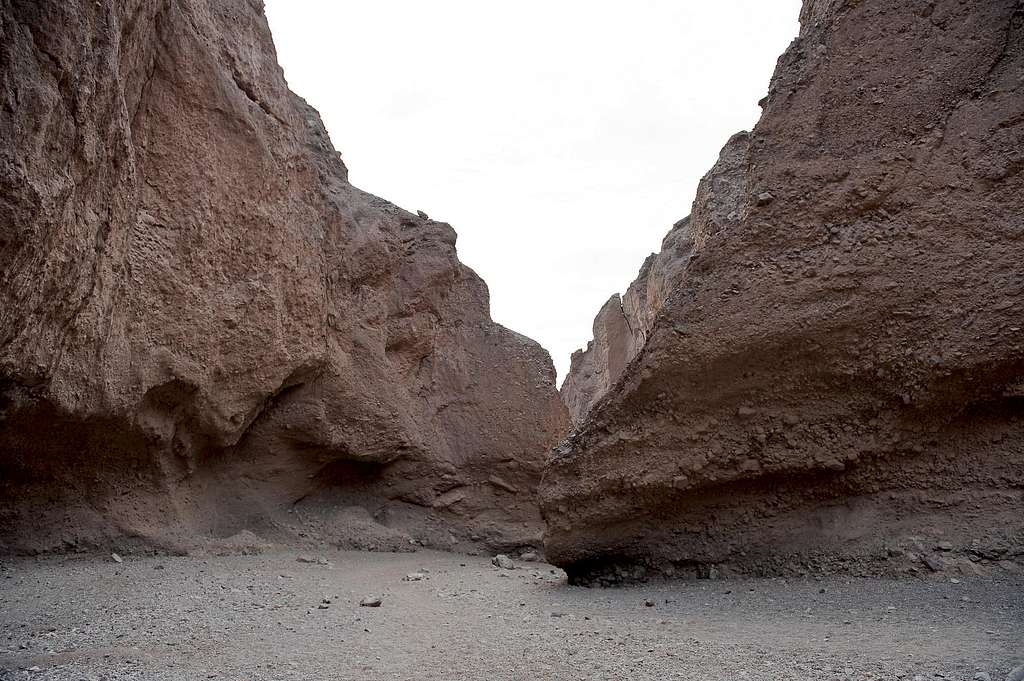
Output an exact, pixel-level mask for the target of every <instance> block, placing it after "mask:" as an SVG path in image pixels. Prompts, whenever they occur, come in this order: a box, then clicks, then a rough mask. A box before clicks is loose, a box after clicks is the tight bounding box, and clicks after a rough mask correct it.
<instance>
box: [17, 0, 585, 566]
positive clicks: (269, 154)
mask: <svg viewBox="0 0 1024 681" xmlns="http://www.w3.org/2000/svg"><path fill="white" fill-rule="evenodd" d="M350 67H351V68H358V66H357V65H351V66H350ZM339 78H340V80H339V82H338V86H339V87H341V86H343V85H344V74H343V72H341V73H340V74H339ZM488 306H489V303H488V292H487V288H486V286H485V284H484V283H483V281H481V280H480V278H479V277H477V276H476V274H474V273H473V272H472V271H471V270H470V269H468V268H467V267H465V266H464V265H462V264H461V263H460V262H459V261H458V259H457V257H456V253H455V233H454V231H453V230H452V229H451V228H450V227H449V226H448V225H446V224H443V223H439V222H435V221H432V220H429V219H425V218H423V217H418V216H416V215H413V214H410V213H408V212H406V211H404V210H401V209H399V208H397V207H395V206H393V205H391V204H389V203H387V202H386V201H383V200H381V199H378V198H376V197H374V196H370V195H368V194H366V193H364V192H361V191H359V190H358V189H356V188H354V187H352V185H350V184H349V182H348V178H347V171H346V168H345V166H344V164H343V163H342V161H341V159H340V157H339V155H338V154H337V152H336V151H335V150H334V149H333V147H332V146H331V143H330V140H329V139H328V137H327V134H326V133H325V131H324V128H323V125H322V123H321V121H320V119H319V116H318V114H317V113H316V112H315V111H314V110H313V109H312V108H311V107H310V106H308V105H307V104H306V103H305V102H304V101H303V100H301V99H300V98H298V97H297V96H295V95H294V94H292V93H291V92H290V91H289V90H288V87H287V85H286V83H285V80H284V78H283V75H282V72H281V69H280V67H279V66H278V64H277V60H276V55H275V52H274V48H273V44H272V41H271V36H270V32H269V29H268V27H267V23H266V20H265V18H264V16H263V11H262V3H260V2H258V1H257V0H217V1H213V0H174V1H168V0H102V1H99V2H97V1H94V0H59V1H57V0H46V1H43V2H37V1H36V0H0V548H2V549H5V550H9V551H26V550H45V549H54V548H71V547H83V546H89V545H98V544H104V543H110V542H112V541H119V542H121V543H122V544H123V543H125V541H126V538H136V539H137V540H138V542H139V543H140V544H148V545H153V544H155V545H160V546H165V547H171V548H174V547H181V548H188V547H190V546H192V545H194V544H196V543H197V542H199V540H200V539H202V538H204V537H206V538H215V539H217V538H227V537H231V536H234V535H236V534H238V533H239V532H242V531H255V532H257V534H259V535H260V536H262V537H263V538H265V539H266V538H269V539H272V540H273V539H283V540H287V539H289V538H294V536H295V535H296V534H297V533H300V532H301V533H303V534H305V533H306V531H305V530H304V529H302V528H304V527H318V528H325V529H324V534H323V535H322V537H321V538H322V539H324V540H326V541H332V540H333V539H335V538H336V536H342V537H343V540H341V541H342V543H343V544H344V545H345V546H346V547H351V545H353V544H356V545H358V544H359V541H358V537H355V538H353V536H352V531H351V529H352V527H353V524H352V523H351V522H347V520H346V519H347V518H357V519H360V520H359V523H362V524H364V525H368V524H372V523H374V522H376V523H379V524H381V525H386V526H388V528H390V529H391V530H394V532H399V533H401V532H408V533H409V534H408V536H410V537H414V538H417V539H419V540H421V541H426V542H428V543H433V544H435V545H441V546H449V545H456V544H459V543H461V542H473V541H479V542H484V543H489V544H492V545H497V546H518V545H531V544H536V543H538V542H539V535H540V530H541V527H542V525H541V521H540V516H539V513H538V510H537V507H536V502H535V498H534V492H535V488H536V484H537V481H538V479H539V475H540V470H541V467H542V465H543V461H544V459H545V457H546V454H547V451H548V450H549V448H550V446H551V445H552V444H554V443H555V442H556V441H557V440H558V439H559V438H560V437H561V436H562V435H563V434H564V429H565V427H566V422H567V416H566V414H565V410H564V408H563V407H562V405H561V402H560V401H559V400H558V397H557V393H556V392H555V390H554V370H553V367H552V365H551V361H550V358H549V357H548V355H547V353H546V352H545V351H544V350H543V349H542V348H540V347H539V346H538V345H537V344H536V343H534V342H533V341H531V340H529V339H527V338H524V337H523V336H520V335H518V334H516V333H513V332H512V331H509V330H508V329H505V328H503V327H501V326H499V325H497V324H495V323H493V322H492V321H491V320H490V317H489V313H488ZM352 508H356V509H360V510H359V511H358V512H355V513H354V514H353V513H349V512H348V511H344V509H352ZM367 511H369V512H372V518H371V517H368V516H367V513H366V512H367ZM339 514H340V515H339ZM339 523H340V524H341V525H342V526H343V527H341V528H340V529H339V528H338V527H337V526H338V525H339ZM359 523H356V525H358V524H359ZM332 527H335V531H331V530H330V528H332ZM389 531H390V530H388V529H386V528H382V529H380V530H379V531H378V530H374V531H373V532H369V531H368V532H369V534H370V535H373V536H383V537H387V538H388V539H387V542H385V543H387V544H388V545H389V546H390V545H391V544H393V543H394V542H393V536H394V532H392V533H391V534H389ZM399 536H402V535H399ZM375 542H376V540H374V539H371V540H370V544H371V546H370V548H374V546H375V545H376V544H375Z"/></svg>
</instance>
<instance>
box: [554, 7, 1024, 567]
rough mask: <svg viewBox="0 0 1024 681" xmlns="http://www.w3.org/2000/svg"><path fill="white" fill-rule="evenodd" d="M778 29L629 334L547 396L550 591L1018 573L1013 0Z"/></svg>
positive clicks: (852, 11)
mask: <svg viewBox="0 0 1024 681" xmlns="http://www.w3.org/2000/svg"><path fill="white" fill-rule="evenodd" d="M800 18H801V32H800V36H799V38H798V39H797V40H795V41H794V42H793V44H792V45H791V46H790V48H789V49H788V50H787V51H786V53H785V54H784V55H783V56H782V57H781V58H780V60H779V63H778V67H777V70H776V73H775V76H774V78H773V80H772V83H771V87H770V91H769V95H768V97H767V98H766V100H765V101H764V102H762V104H763V107H764V112H763V115H762V118H761V120H760V122H759V123H758V125H757V127H756V128H755V129H754V131H753V132H751V133H749V134H746V133H744V134H741V135H737V136H736V137H734V138H733V139H732V140H731V141H730V142H729V144H728V145H727V146H726V148H725V150H724V151H723V153H722V156H721V159H720V160H719V163H718V165H716V167H715V168H714V169H713V170H712V171H711V173H709V175H708V176H707V177H705V178H704V180H703V181H702V183H701V185H700V189H699V190H698V196H697V198H696V201H695V202H694V205H693V211H692V214H691V216H690V218H689V221H688V222H683V223H680V225H679V226H677V228H676V230H675V231H677V232H678V234H677V235H676V236H673V235H670V237H669V240H671V241H672V242H673V243H676V244H680V245H682V246H681V249H680V250H679V251H676V250H674V249H670V253H669V255H668V256H665V255H664V253H665V251H663V254H662V255H659V256H656V257H655V258H654V259H653V260H651V261H649V262H648V264H646V265H645V267H644V270H643V271H642V272H641V276H640V278H639V279H638V280H637V282H635V283H634V285H633V287H631V289H630V290H631V291H636V294H635V295H633V296H630V295H629V294H627V296H626V297H625V299H624V301H623V305H622V312H621V314H622V315H624V316H625V319H626V320H627V325H628V327H629V328H630V329H633V330H634V331H633V333H632V334H631V335H629V336H628V337H627V336H623V335H621V334H620V335H608V336H607V337H604V338H597V339H596V340H595V342H594V344H593V346H592V347H591V348H590V350H589V351H588V353H587V354H586V355H583V356H578V357H577V358H576V361H575V362H574V373H573V375H570V377H569V379H568V380H567V382H566V386H565V387H563V396H565V397H567V402H568V403H569V404H570V407H571V408H572V410H573V412H574V415H575V416H576V417H577V418H578V419H581V420H580V422H579V423H578V424H577V427H576V429H575V430H574V432H573V433H572V435H571V436H570V438H569V439H568V440H567V442H566V443H565V444H564V445H563V446H562V447H561V448H560V451H559V455H558V456H557V458H556V459H555V460H554V461H553V462H552V463H551V464H550V466H549V467H548V470H547V471H546V473H545V477H544V480H543V482H542V485H541V500H542V509H543V511H544V514H545V518H546V520H547V523H548V533H547V538H546V548H547V552H548V558H549V559H550V560H552V561H553V562H555V563H556V564H558V565H561V566H564V567H565V568H566V569H567V570H568V571H569V572H570V574H571V575H572V576H573V577H574V578H576V579H581V580H585V579H587V578H593V577H596V578H599V579H617V578H621V577H623V576H626V577H629V576H639V575H642V574H645V573H647V572H650V571H654V572H661V573H665V574H679V573H681V572H690V573H693V572H696V573H699V574H705V575H709V574H711V575H713V574H716V573H719V572H721V571H723V570H728V569H734V570H740V571H743V570H746V571H762V572H787V571H796V572H806V571H813V570H818V569H851V570H865V571H867V570H880V571H891V570H897V571H902V570H924V571H929V570H936V569H944V568H951V567H960V568H961V569H964V570H980V571H984V570H986V569H989V568H990V567H991V566H992V565H995V564H996V563H997V562H998V561H1004V563H1005V564H1006V565H1005V567H1007V569H1010V567H1012V566H1013V565H1015V564H1016V563H1014V561H1016V560H1018V559H1020V557H1021V556H1022V555H1024V512H1022V511H1024V270H1022V269H1021V265H1020V263H1021V262H1022V261H1024V173H1022V170H1024V113H1022V112H1024V77H1022V74H1024V3H1021V2H1019V1H1018V0H986V1H985V2H977V3H963V2H959V1H958V0H936V1H934V2H931V1H924V0H920V1H917V0H900V1H899V2H882V1H881V0H865V1H856V2H855V1H848V0H805V3H804V7H803V10H802V13H801V17H800ZM666 262H667V263H672V264H674V265H675V266H674V267H672V268H668V267H666V266H665V265H664V264H663V263H666ZM659 264H661V270H662V271H668V273H667V274H663V275H660V276H658V277H654V276H653V272H654V270H655V266H656V265H659ZM652 281H653V282H654V283H653V285H652ZM652 291H653V293H652ZM644 293H646V295H643V294H644ZM637 320H643V321H637ZM588 355H589V357H588ZM622 356H627V357H632V360H631V361H629V360H627V362H626V365H625V367H624V368H621V369H616V371H615V372H612V371H610V370H609V369H608V367H610V366H611V365H610V364H609V363H607V362H605V360H603V359H602V358H605V357H614V358H616V361H619V359H618V358H621V357H622ZM595 365H597V368H596V369H595V368H594V366H595ZM587 372H589V374H590V375H591V376H602V377H605V378H602V381H603V382H601V381H596V382H595V381H590V383H589V384H588V380H590V379H588V378H587V376H586V375H585V374H586V373H587ZM613 373H615V374H617V380H616V379H615V378H614V377H612V378H610V379H609V378H607V377H611V376H612V374H613ZM581 385H584V386H586V387H587V391H588V392H586V397H585V399H581V397H580V396H581V395H583V394H584V391H582V390H580V387H579V386H581ZM595 386H596V387H595ZM567 388H568V389H567ZM602 393H605V394H604V395H603V397H601V394H602ZM599 397H600V400H599V401H598V398H599ZM595 402H596V404H595V406H594V407H593V408H592V410H591V411H590V413H589V414H585V411H586V408H585V406H581V405H586V404H593V403H595Z"/></svg>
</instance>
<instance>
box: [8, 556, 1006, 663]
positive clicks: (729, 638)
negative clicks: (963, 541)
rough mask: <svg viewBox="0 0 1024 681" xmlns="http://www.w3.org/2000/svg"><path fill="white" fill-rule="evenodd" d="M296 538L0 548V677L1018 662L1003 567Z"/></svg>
mask: <svg viewBox="0 0 1024 681" xmlns="http://www.w3.org/2000/svg"><path fill="white" fill-rule="evenodd" d="M297 555H298V554H296V553H294V552H292V553H275V554H267V555H258V556H230V557H224V558H169V557H158V558H132V557H126V558H125V559H124V562H123V563H117V562H115V561H113V560H112V559H110V558H108V557H102V558H97V557H89V558H81V557H73V558H50V559H40V560H36V559H24V560H22V559H19V560H14V561H8V562H5V563H4V564H3V565H2V566H0V679H4V680H6V679H33V680H37V679H38V680H43V679H75V680H78V679H147V680H148V679H225V680H227V679H238V680H242V679H244V680H246V681H252V680H255V679H332V680H336V679H353V680H355V679H360V680H362V679H488V680H498V679H517V680H520V679H523V678H527V677H528V678H540V679H673V678H676V679H701V680H702V681H707V680H710V679H729V680H735V679H750V680H755V679H764V680H769V679H770V680H772V681H775V680H778V679H847V678H850V679H896V678H905V679H907V681H913V679H914V677H915V676H917V675H920V676H921V677H922V678H923V679H929V680H930V679H947V680H948V679H966V680H971V679H974V677H975V674H977V673H979V672H984V673H987V674H989V675H990V677H991V679H993V681H1002V679H1004V678H1005V677H1006V675H1007V674H1008V673H1009V672H1010V670H1011V669H1012V668H1013V667H1014V666H1015V665H1019V664H1021V663H1024V578H1022V577H1020V576H1006V577H1001V578H999V579H993V578H973V579H972V578H967V577H964V578H960V580H959V581H958V583H954V582H953V581H951V580H950V579H948V578H945V579H942V580H939V579H936V580H934V581H925V580H902V581H891V580H879V579H842V578H826V579H823V580H822V581H815V580H813V579H806V580H782V579H767V580H763V579H759V580H740V581H706V580H704V581H697V582H675V583H659V584H652V585H646V586H634V587H624V588H618V589H586V588H581V587H570V586H567V585H566V584H565V576H564V574H563V573H561V572H560V571H558V570H555V569H554V568H551V567H550V566H548V565H543V564H539V563H517V568H516V569H515V570H502V569H498V568H496V567H493V566H491V564H490V562H489V560H488V559H487V558H473V557H467V556H459V555H452V554H444V553H435V552H431V551H420V552H418V553H415V554H373V553H349V552H328V553H322V554H317V556H316V557H323V558H326V559H328V560H329V564H327V565H321V564H316V563H302V562H298V561H297V560H296V558H297ZM421 570H426V571H429V572H427V573H426V574H425V576H424V578H423V579H421V580H419V581H403V578H404V577H405V576H406V575H408V574H409V573H413V572H416V571H421ZM368 594H375V595H379V596H381V597H382V600H383V604H382V605H381V606H380V607H377V608H371V607H360V605H359V601H360V600H361V599H362V598H364V597H365V596H366V595H368ZM325 601H330V602H329V603H327V602H325ZM321 606H324V607H321ZM981 678H984V677H981Z"/></svg>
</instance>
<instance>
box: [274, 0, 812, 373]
mask: <svg viewBox="0 0 1024 681" xmlns="http://www.w3.org/2000/svg"><path fill="white" fill-rule="evenodd" d="M266 6H267V14H268V16H269V19H270V26H271V28H272V29H273V32H274V39H275V42H276V44H277V50H278V55H279V57H280V60H281V64H282V65H283V67H284V71H285V76H286V77H287V79H288V82H289V84H290V85H291V87H292V89H293V90H295V91H296V92H297V93H299V94H300V95H302V96H303V97H305V98H306V99H307V100H308V101H309V102H310V104H312V105H313V106H314V107H316V108H317V109H319V111H320V113H321V114H322V116H323V119H324V122H325V124H326V125H327V129H328V131H329V132H330V134H331V138H332V140H333V141H334V145H335V147H337V149H338V150H339V151H340V152H341V154H342V157H343V158H344V159H345V162H346V164H347V165H348V167H349V172H350V177H351V180H352V182H353V184H355V185H356V186H358V187H360V188H362V189H365V190H367V191H369V192H372V193H374V194H377V195H378V196H382V197H384V198H386V199H388V200H390V201H392V202H394V203H396V204H398V205H400V206H402V207H403V208H406V209H408V210H411V211H416V210H423V211H425V212H427V213H428V214H429V215H430V216H431V217H432V218H434V219H436V220H443V221H445V222H449V223H451V224H452V226H453V227H454V228H455V230H456V231H457V232H458V234H459V240H458V249H459V255H460V257H461V259H462V261H463V262H465V263H466V264H468V265H469V266H470V267H472V268H473V269H474V270H476V271H477V272H478V273H479V274H480V275H481V276H482V277H483V278H484V279H485V280H486V281H487V283H488V285H489V287H490V291H491V315H492V316H493V317H494V319H495V320H496V321H498V322H500V323H501V324H504V325H505V326H508V327H510V328H512V329H514V330H516V331H519V332H520V333H524V334H526V335H528V336H530V337H532V338H534V339H536V340H537V341H539V342H540V343H541V345H543V346H544V347H545V348H547V349H548V351H550V352H551V354H552V357H553V359H554V361H555V366H556V367H557V368H558V373H559V377H560V379H559V380H561V378H562V377H564V376H565V372H566V370H567V368H568V365H569V355H570V354H571V353H572V351H573V350H575V349H576V348H578V347H583V346H585V345H586V343H587V341H588V340H590V338H591V336H592V333H591V324H592V322H593V317H594V315H595V314H596V313H597V311H598V309H599V308H600V307H601V305H602V304H603V303H604V301H605V300H607V299H608V297H609V296H610V295H612V294H613V293H616V292H619V293H621V292H623V291H624V290H625V289H626V287H627V286H628V285H629V283H630V282H631V281H632V280H633V278H634V277H635V276H636V274H637V271H638V269H639V268H640V265H641V264H642V263H643V260H644V258H645V257H647V255H648V254H650V253H651V252H652V251H656V250H658V249H659V246H660V243H661V239H662V237H663V236H664V235H665V233H666V232H667V231H668V229H669V227H671V225H672V223H674V222H675V221H676V220H678V219H680V218H682V217H684V216H685V215H687V214H688V213H689V211H690V204H691V203H692V201H693V197H694V193H695V191H696V187H697V181H698V180H699V179H700V177H701V176H702V175H703V174H704V173H705V172H707V170H708V169H709V168H710V167H711V166H712V165H713V164H714V162H715V160H716V159H717V157H718V151H719V149H720V148H721V147H722V145H723V144H725V141H726V140H727V139H728V138H729V136H730V135H732V134H733V133H734V132H737V131H739V130H749V129H750V128H751V127H752V126H753V124H754V123H755V122H756V121H757V117H758V115H759V113H760V109H759V108H758V107H757V101H758V100H759V99H760V98H761V97H763V96H764V95H765V94H766V92H767V88H768V81H769V78H770V77H771V74H772V71H773V69H774V67H775V61H776V59H777V58H778V56H779V54H781V53H782V51H783V50H784V49H785V47H786V45H788V44H789V42H790V41H791V40H792V39H793V38H794V37H795V36H796V34H797V30H798V25H797V14H798V12H799V6H800V2H799V0H699V1H698V0H631V1H629V2H627V1H625V0H618V1H615V2H612V1H605V0H544V1H541V0H519V1H518V2H514V3H512V2H505V3H496V2H481V1H480V0H434V1H432V2H424V1H423V0H372V1H369V0H360V1H357V0H266Z"/></svg>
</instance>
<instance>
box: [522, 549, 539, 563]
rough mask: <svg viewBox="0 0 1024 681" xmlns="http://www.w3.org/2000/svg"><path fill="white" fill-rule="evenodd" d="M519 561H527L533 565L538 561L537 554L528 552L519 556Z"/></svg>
mask: <svg viewBox="0 0 1024 681" xmlns="http://www.w3.org/2000/svg"><path fill="white" fill-rule="evenodd" d="M519 560H525V561H526V562H527V563H532V562H534V561H536V560H537V554H536V553H534V552H533V551H527V552H526V553H522V554H520V555H519Z"/></svg>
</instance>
